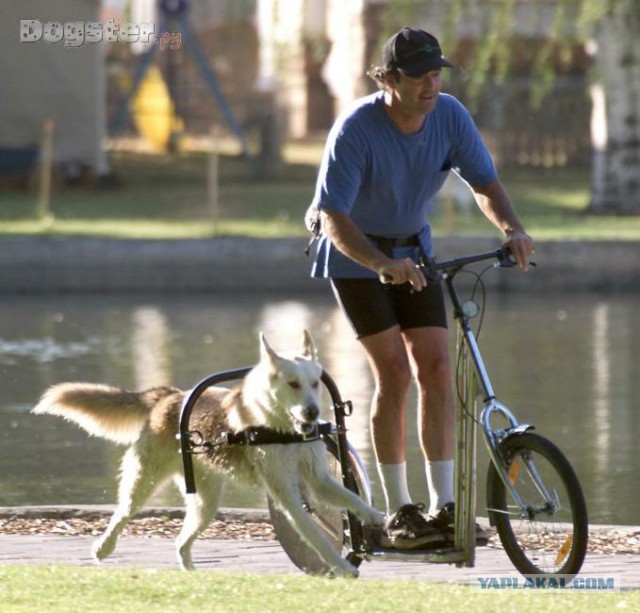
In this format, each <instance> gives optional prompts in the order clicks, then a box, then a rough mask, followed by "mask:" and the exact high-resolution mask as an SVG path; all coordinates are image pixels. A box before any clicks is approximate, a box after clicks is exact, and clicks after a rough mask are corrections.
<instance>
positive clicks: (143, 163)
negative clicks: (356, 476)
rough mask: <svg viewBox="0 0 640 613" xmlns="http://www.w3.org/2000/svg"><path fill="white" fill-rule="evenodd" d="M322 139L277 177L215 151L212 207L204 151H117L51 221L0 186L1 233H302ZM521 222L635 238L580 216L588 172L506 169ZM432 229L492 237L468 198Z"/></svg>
mask: <svg viewBox="0 0 640 613" xmlns="http://www.w3.org/2000/svg"><path fill="white" fill-rule="evenodd" d="M320 153H321V143H319V142H315V143H307V144H300V143H291V144H289V145H288V146H287V147H286V149H285V164H284V167H283V170H282V173H281V175H280V177H279V178H278V179H274V180H271V181H257V180H253V179H251V177H250V176H249V173H248V169H247V165H246V163H245V162H244V160H243V159H242V158H241V157H239V156H237V155H221V156H220V170H219V175H220V185H219V208H218V212H217V213H216V214H215V215H214V213H213V212H212V211H211V208H210V205H209V204H208V197H207V181H206V176H207V157H206V155H205V154H203V153H198V152H195V153H185V154H181V155H177V156H173V157H172V156H167V155H151V154H140V153H131V152H122V151H120V152H115V153H113V154H112V164H113V168H114V169H115V171H116V173H117V176H118V178H119V180H120V184H119V186H117V187H112V188H103V189H97V188H88V187H65V188H59V189H57V190H55V192H54V195H53V197H52V201H51V209H52V213H53V215H54V219H53V220H39V219H38V218H37V217H36V210H37V194H36V193H35V191H20V190H3V191H2V192H1V193H0V235H1V234H14V235H15V234H19V235H20V234H22V235H34V234H47V235H53V236H56V235H59V236H71V235H86V236H116V237H122V238H164V239H174V238H205V237H210V236H214V235H244V236H253V237H282V236H306V230H305V228H304V226H303V224H302V217H303V215H304V211H305V210H306V207H307V205H308V203H309V202H310V200H311V197H312V195H313V188H314V183H315V175H316V170H317V164H318V161H319V156H320ZM502 179H503V182H504V183H505V185H506V186H507V189H508V190H509V193H510V194H511V197H512V200H513V202H514V204H515V206H516V208H517V210H518V213H519V215H520V216H521V218H522V219H523V221H524V222H525V225H526V227H527V230H528V231H529V233H530V234H532V235H533V236H534V238H536V239H538V240H544V239H548V240H578V239H581V240H598V239H601V240H639V239H640V216H635V217H613V216H593V215H588V214H586V212H585V211H586V208H587V205H588V202H589V187H590V177H589V172H588V170H567V169H551V170H538V171H511V172H504V173H503V176H502ZM431 221H432V223H433V226H434V233H435V235H436V236H438V235H440V236H442V235H448V234H457V235H474V236H478V235H496V234H497V233H496V230H495V229H494V228H493V227H492V226H491V225H490V224H489V223H488V222H487V221H486V220H485V219H484V218H483V217H482V215H481V214H480V213H479V212H478V210H477V209H476V208H475V206H473V205H472V206H471V207H470V208H469V210H467V211H464V210H461V209H460V208H459V207H457V206H456V205H452V204H446V203H445V204H442V205H441V206H440V207H439V208H438V210H437V211H436V213H435V214H434V216H433V218H432V220H431Z"/></svg>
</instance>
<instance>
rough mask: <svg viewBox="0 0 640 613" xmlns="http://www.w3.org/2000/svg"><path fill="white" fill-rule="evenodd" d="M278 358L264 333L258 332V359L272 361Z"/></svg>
mask: <svg viewBox="0 0 640 613" xmlns="http://www.w3.org/2000/svg"><path fill="white" fill-rule="evenodd" d="M277 359H278V354H277V353H276V352H275V351H274V350H273V349H271V347H270V346H269V343H267V339H266V338H265V337H264V334H262V332H260V361H265V362H274V361H275V360H277Z"/></svg>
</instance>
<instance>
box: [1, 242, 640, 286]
mask: <svg viewBox="0 0 640 613" xmlns="http://www.w3.org/2000/svg"><path fill="white" fill-rule="evenodd" d="M306 245H307V240H306V239H304V238H279V239H257V238H246V237H216V238H209V239H194V240H135V239H111V238H88V237H73V238H64V239H62V238H59V237H51V236H7V237H3V238H1V239H0V293H32V292H152V291H161V292H177V291H183V292H195V291H203V292H216V291H217V292H229V291H251V292H253V291H277V292H288V291H326V285H325V284H324V283H322V282H319V281H317V280H314V279H311V278H309V269H310V265H311V263H310V260H309V259H308V258H306V257H305V255H304V250H305V248H306ZM499 246H500V241H499V239H498V238H459V237H443V238H439V239H436V240H435V247H436V252H437V254H438V257H439V259H440V260H445V259H449V258H453V257H459V256H462V255H468V254H471V253H478V252H484V251H490V250H493V249H496V248H498V247H499ZM535 261H536V263H537V267H536V268H533V269H531V271H530V272H529V273H527V274H511V272H509V271H505V273H504V274H492V275H487V276H486V277H485V282H486V284H487V286H488V287H497V288H504V289H507V288H508V289H509V290H510V291H511V290H513V291H534V292H549V291H560V290H566V291H579V290H580V291H582V290H586V291H589V290H597V291H608V292H621V291H635V290H637V289H638V288H640V266H638V261H640V242H637V241H543V242H539V243H538V244H537V252H536V255H535Z"/></svg>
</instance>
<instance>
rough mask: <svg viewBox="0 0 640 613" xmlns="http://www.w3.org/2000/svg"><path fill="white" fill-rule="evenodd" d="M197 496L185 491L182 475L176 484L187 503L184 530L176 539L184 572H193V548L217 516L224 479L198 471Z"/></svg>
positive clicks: (201, 469)
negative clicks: (194, 543)
mask: <svg viewBox="0 0 640 613" xmlns="http://www.w3.org/2000/svg"><path fill="white" fill-rule="evenodd" d="M195 477H196V491H197V493H196V494H187V493H186V492H185V491H184V478H183V477H182V475H180V476H179V477H178V478H176V483H177V484H178V486H179V487H180V488H181V490H182V493H183V495H184V499H185V503H186V512H185V516H184V523H183V525H182V530H180V534H179V535H178V537H177V539H176V555H177V557H178V563H179V564H180V567H181V568H182V569H183V570H193V569H194V566H193V561H192V559H191V546H192V545H193V542H194V541H195V540H196V539H197V538H198V535H199V534H201V533H202V532H203V530H205V528H206V527H207V526H208V525H209V524H210V523H211V521H212V520H213V519H214V518H215V516H216V511H217V510H218V504H219V502H220V496H221V495H222V491H223V489H224V477H223V476H222V475H220V474H217V473H214V472H211V471H207V470H205V469H203V468H200V470H197V469H196V473H195Z"/></svg>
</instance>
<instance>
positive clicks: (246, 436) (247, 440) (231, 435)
mask: <svg viewBox="0 0 640 613" xmlns="http://www.w3.org/2000/svg"><path fill="white" fill-rule="evenodd" d="M331 430H332V425H331V423H329V422H325V423H321V424H317V425H316V426H315V428H314V429H313V430H312V431H311V432H310V433H309V434H300V433H298V432H282V431H280V430H274V429H273V428H266V427H264V426H254V427H252V428H246V429H245V430H240V432H224V433H223V434H222V436H221V439H223V440H224V444H226V445H288V444H291V443H310V442H312V441H317V440H318V439H319V438H320V437H321V436H324V435H327V434H331Z"/></svg>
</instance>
